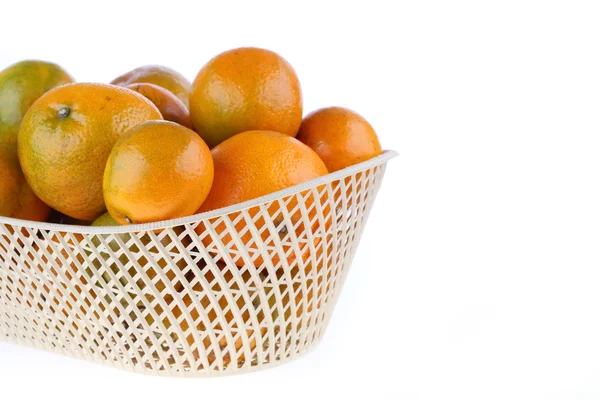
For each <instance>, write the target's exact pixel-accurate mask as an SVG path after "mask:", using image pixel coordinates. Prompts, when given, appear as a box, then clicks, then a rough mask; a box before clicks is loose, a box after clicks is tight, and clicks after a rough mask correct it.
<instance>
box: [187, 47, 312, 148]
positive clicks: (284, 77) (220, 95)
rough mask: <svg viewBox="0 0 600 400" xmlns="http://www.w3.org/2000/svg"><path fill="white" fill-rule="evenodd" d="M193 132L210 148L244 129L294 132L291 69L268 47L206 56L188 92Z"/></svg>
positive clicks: (297, 104) (297, 100)
mask: <svg viewBox="0 0 600 400" xmlns="http://www.w3.org/2000/svg"><path fill="white" fill-rule="evenodd" d="M190 112H191V115H192V121H193V123H194V127H195V128H196V131H197V132H198V133H199V134H200V136H202V138H203V139H204V140H205V141H206V143H208V145H209V146H210V147H214V146H216V145H218V144H219V143H221V142H222V141H224V140H225V139H227V138H229V137H231V136H233V135H235V134H237V133H240V132H244V131H249V130H257V129H260V130H271V131H276V132H281V133H284V134H286V135H289V136H296V133H297V132H298V128H299V127H300V123H301V122H302V92H301V90H300V82H299V81H298V77H297V76H296V73H295V72H294V69H293V68H292V66H291V65H290V64H288V62H287V61H286V60H284V59H283V58H282V57H281V56H279V55H278V54H276V53H273V52H272V51H268V50H263V49H257V48H240V49H235V50H230V51H227V52H225V53H222V54H220V55H218V56H216V57H215V58H213V59H212V60H210V61H209V62H208V63H207V64H206V65H205V66H204V67H203V68H202V69H201V70H200V72H199V73H198V76H197V77H196V80H195V81H194V84H193V87H192V93H191V94H190Z"/></svg>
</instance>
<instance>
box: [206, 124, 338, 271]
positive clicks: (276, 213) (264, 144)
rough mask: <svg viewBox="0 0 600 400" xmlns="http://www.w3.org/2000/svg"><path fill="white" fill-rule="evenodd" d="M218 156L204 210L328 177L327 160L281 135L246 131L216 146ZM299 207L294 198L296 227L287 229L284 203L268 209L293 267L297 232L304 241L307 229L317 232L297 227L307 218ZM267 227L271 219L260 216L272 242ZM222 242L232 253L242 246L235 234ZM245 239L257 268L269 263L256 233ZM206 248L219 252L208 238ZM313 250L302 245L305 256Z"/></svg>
mask: <svg viewBox="0 0 600 400" xmlns="http://www.w3.org/2000/svg"><path fill="white" fill-rule="evenodd" d="M212 155H213V159H214V163H215V181H214V184H213V187H212V189H211V191H210V194H209V195H208V198H207V199H206V201H205V202H204V204H203V205H202V207H201V208H200V210H199V212H204V211H210V210H214V209H217V208H222V207H226V206H229V205H232V204H237V203H241V202H244V201H247V200H251V199H254V198H257V197H260V196H264V195H267V194H270V193H273V192H277V191H279V190H282V189H285V188H287V187H290V186H294V185H298V184H300V183H303V182H306V181H309V180H311V179H314V178H317V177H320V176H323V175H326V174H327V173H328V172H327V167H325V164H324V163H323V161H322V160H321V159H320V158H319V156H318V155H317V154H316V153H315V152H314V151H312V150H311V149H310V148H309V147H308V146H306V145H304V144H302V143H301V142H300V141H298V140H296V139H294V138H292V137H290V136H287V135H284V134H282V133H278V132H271V131H248V132H243V133H240V134H238V135H235V136H233V137H232V138H230V139H227V140H226V141H224V142H223V143H221V144H220V145H218V146H217V147H215V148H214V149H213V150H212ZM313 200H314V199H313ZM297 205H298V202H297V200H296V199H295V198H294V199H292V200H291V201H290V202H289V203H288V204H287V205H286V206H285V207H286V209H287V212H289V213H290V219H291V221H292V224H293V226H287V224H286V223H285V220H284V216H283V210H282V207H280V205H279V204H277V203H275V204H273V205H271V206H270V207H269V209H268V213H269V215H270V216H271V220H272V221H273V224H274V226H275V229H277V231H279V232H280V234H279V236H280V239H281V243H282V247H283V250H284V253H285V254H286V255H287V257H286V259H287V261H288V263H293V261H294V259H295V257H296V255H295V252H294V251H292V249H293V248H294V240H293V239H290V233H291V232H292V231H293V232H295V234H296V236H298V237H300V236H303V235H305V231H306V230H307V229H312V227H303V224H302V223H300V224H299V225H298V226H297V225H296V224H297V223H298V222H300V220H301V219H302V218H301V213H300V211H299V210H295V208H296V207H297ZM258 211H259V210H258V208H256V207H254V208H252V209H250V210H249V212H250V214H251V215H253V216H255V215H256V214H257V213H258ZM313 213H314V210H313ZM237 215H239V213H235V215H234V216H233V217H232V220H233V219H235V218H236V216H237ZM265 223H266V221H265V220H264V219H263V218H259V219H258V221H256V222H255V224H256V227H257V229H258V230H259V231H261V230H263V229H264V230H263V232H261V240H262V241H267V242H268V241H269V240H270V239H269V238H270V235H269V231H268V229H265V228H266V227H265ZM295 226H297V227H295ZM245 227H246V222H245V220H244V219H242V220H240V221H239V222H237V224H236V225H235V229H236V230H237V231H238V232H240V231H242V230H243V229H244V228H245ZM203 229H204V226H203V225H200V226H199V228H198V233H199V234H201V233H202V232H203ZM216 231H217V234H219V235H221V234H222V233H223V232H225V231H226V227H225V226H224V224H220V225H218V226H217V228H216ZM222 241H223V243H224V244H225V246H226V247H228V248H229V249H230V250H232V252H234V253H237V252H238V249H237V246H236V245H235V244H234V242H233V241H232V238H231V235H230V234H229V233H227V234H226V235H225V236H224V237H223V238H222ZM241 241H242V243H243V244H244V247H245V248H246V249H247V250H248V251H249V252H250V253H251V254H254V257H255V258H254V260H253V261H254V265H255V266H257V267H260V266H261V265H262V264H263V256H262V254H261V253H260V252H259V248H260V247H262V246H260V245H258V244H257V241H256V239H255V238H253V236H252V234H251V232H250V231H246V233H244V234H243V235H242V237H241ZM204 244H205V246H207V247H208V248H209V251H211V249H212V252H213V253H214V252H216V251H218V250H217V249H214V248H213V246H214V245H213V243H211V241H210V240H209V239H207V238H206V237H205V239H204ZM270 245H271V246H273V243H270ZM307 250H308V245H306V243H305V244H304V245H301V251H302V252H303V257H304V255H305V254H306V252H307ZM290 252H291V255H290V254H289V253H290ZM269 257H270V259H271V260H272V261H273V263H274V264H275V266H277V265H278V264H279V263H280V261H281V257H280V255H279V254H277V253H275V254H270V255H269ZM235 262H236V264H237V265H240V266H241V265H244V260H243V259H241V258H239V257H238V258H235Z"/></svg>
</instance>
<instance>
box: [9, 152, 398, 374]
mask: <svg viewBox="0 0 600 400" xmlns="http://www.w3.org/2000/svg"><path fill="white" fill-rule="evenodd" d="M394 155H395V153H393V152H386V153H384V154H383V155H382V156H380V157H377V158H375V159H373V160H370V161H367V162H364V163H362V164H359V165H356V166H353V167H350V168H347V169H346V170H343V171H339V172H337V173H335V174H330V175H328V176H326V177H323V178H320V179H317V180H314V181H311V182H308V183H306V184H304V185H299V186H297V187H294V188H290V189H287V190H284V191H282V192H278V193H275V194H273V195H269V196H265V197H263V198H261V199H257V200H253V201H250V202H247V203H244V204H240V205H238V206H233V207H229V208H227V209H223V210H217V211H215V212H211V213H207V214H203V215H197V216H192V217H188V218H183V219H179V220H174V221H167V222H164V223H156V224H148V225H137V226H129V227H99V228H92V227H77V226H61V225H54V224H46V223H34V222H27V221H19V220H14V219H9V218H0V262H1V264H0V340H7V341H11V342H14V343H18V344H23V345H26V346H31V347H36V348H40V349H46V350H50V351H53V352H56V353H61V354H64V355H68V356H71V357H76V358H80V359H84V360H89V361H94V362H98V363H102V364H106V365H109V366H113V367H117V368H121V369H124V370H129V371H133V372H139V373H145V374H154V375H165V376H188V377H202V376H214V375H223V374H230V373H239V372H247V371H251V370H256V369H260V368H265V367H268V366H273V365H277V364H279V363H281V362H284V361H287V360H290V359H293V358H295V357H297V356H299V355H301V354H304V353H306V352H307V351H309V350H311V349H312V348H313V347H314V346H315V345H316V344H317V343H318V341H319V340H320V338H321V337H322V335H323V333H324V331H325V329H326V327H327V324H328V322H329V319H330V317H331V314H332V311H333V308H334V306H335V303H336V300H337V297H338V295H339V293H340V289H341V287H342V285H343V283H344V279H345V276H346V274H347V272H348V269H349V267H350V264H351V262H352V258H353V255H354V252H355V250H356V246H357V244H358V242H359V239H360V236H361V233H362V231H363V228H364V226H365V223H366V219H367V217H368V214H369V211H370V209H371V207H372V205H373V201H374V199H375V196H376V193H377V191H378V189H379V186H380V184H381V180H382V178H383V174H384V171H385V165H386V162H387V161H388V160H389V159H390V158H392V157H393V156H394Z"/></svg>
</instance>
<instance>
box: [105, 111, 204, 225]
mask: <svg viewBox="0 0 600 400" xmlns="http://www.w3.org/2000/svg"><path fill="white" fill-rule="evenodd" d="M213 177H214V168H213V161H212V156H211V154H210V150H209V149H208V146H206V143H204V141H203V140H202V139H200V137H199V136H198V135H197V134H196V132H194V131H192V130H190V129H188V128H185V127H183V126H181V125H178V124H175V123H173V122H167V121H150V122H146V123H144V124H142V125H139V126H137V127H135V128H133V129H132V130H130V131H129V132H128V133H127V134H126V135H125V136H123V137H122V138H121V139H120V140H119V141H118V142H117V144H116V145H115V147H114V148H113V150H112V152H111V154H110V157H109V159H108V162H107V163H106V172H105V173H104V199H105V200H106V206H107V207H108V212H109V213H110V214H111V215H112V216H113V218H114V219H115V220H116V221H117V222H119V223H120V224H121V225H124V224H130V223H144V222H155V221H162V220H168V219H173V218H179V217H185V216H188V215H192V214H194V213H195V211H196V210H198V208H199V207H200V206H201V205H202V203H203V202H204V200H205V199H206V197H207V196H208V193H209V191H210V188H211V185H212V182H213Z"/></svg>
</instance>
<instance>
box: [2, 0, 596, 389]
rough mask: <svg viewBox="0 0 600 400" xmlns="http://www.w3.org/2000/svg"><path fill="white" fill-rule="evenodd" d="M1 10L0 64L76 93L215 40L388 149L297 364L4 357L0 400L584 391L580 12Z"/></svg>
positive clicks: (447, 5) (316, 6) (486, 6)
mask: <svg viewBox="0 0 600 400" xmlns="http://www.w3.org/2000/svg"><path fill="white" fill-rule="evenodd" d="M0 12H1V13H2V17H1V18H0V38H1V40H0V67H2V68H3V67H5V66H7V65H9V64H11V63H13V62H16V61H19V60H21V59H25V58H41V59H46V60H51V61H55V62H57V63H59V64H61V65H63V66H64V67H65V68H66V69H67V70H68V71H70V72H71V73H72V74H73V75H74V76H75V77H76V78H77V79H78V80H80V81H103V82H107V81H110V80H111V79H112V78H114V77H115V76H117V75H120V74H121V73H123V72H125V71H128V70H130V69H132V68H134V67H137V66H139V65H143V64H148V63H159V64H166V65H169V66H171V67H173V68H175V69H177V70H179V71H181V72H182V73H183V74H185V75H186V76H187V77H188V78H189V79H193V78H194V76H195V74H196V72H197V71H198V70H199V69H200V67H201V66H202V65H203V64H204V63H205V62H206V61H207V60H208V59H209V58H211V57H212V56H214V55H216V54H217V53H219V52H221V51H224V50H227V49H229V48H233V47H238V46H244V45H253V46H260V47H266V48H269V49H272V50H275V51H277V52H279V53H280V54H282V55H283V56H284V57H286V58H287V59H288V61H290V62H291V64H292V65H293V66H294V67H295V68H296V70H297V72H298V74H299V76H300V79H301V81H302V84H303V90H304V97H305V109H306V111H307V112H308V111H310V110H313V109H315V108H318V107H322V106H329V105H342V106H347V107H350V108H353V109H355V110H357V111H359V112H360V113H361V114H363V115H364V116H365V117H366V118H367V119H368V120H369V121H371V123H372V124H373V125H374V127H375V129H376V130H377V131H378V133H379V135H380V139H381V141H382V143H383V145H384V147H386V148H392V149H395V150H397V151H398V152H399V153H400V154H401V156H400V157H399V158H397V159H395V160H394V161H392V162H391V163H390V165H389V169H388V174H387V176H386V180H385V181H384V184H383V187H382V189H381V192H380V194H379V198H378V199H377V202H376V204H375V208H374V210H373V213H372V215H371V219H370V220H369V224H368V226H367V229H366V231H365V235H364V238H363V241H362V243H361V245H360V247H359V250H358V253H357V255H356V258H355V260H354V264H353V268H352V271H351V272H350V274H349V277H348V280H347V283H346V286H345V288H344V291H343V293H342V296H341V298H340V301H339V303H338V307H337V310H336V312H335V315H334V317H333V319H332V321H331V326H330V328H329V330H328V331H327V334H326V336H325V338H324V340H323V342H322V343H321V345H320V347H318V349H317V350H316V351H314V352H313V353H311V354H309V355H308V356H306V357H304V358H302V359H300V360H298V361H296V362H294V363H291V364H288V365H285V366H282V367H279V368H276V369H272V370H268V371H265V372H259V373H255V374H250V375H243V376H237V377H228V378H219V379H209V380H168V379H164V378H149V377H144V376H138V375H134V374H129V373H124V372H121V371H116V370H112V369H109V368H106V367H101V366H96V365H93V364H89V363H86V362H81V361H74V360H70V359H68V358H64V357H61V356H55V355H53V354H49V353H44V352H41V351H38V350H31V349H27V348H23V347H17V346H14V345H9V344H6V343H1V344H0V391H1V392H2V394H0V397H1V398H14V397H12V396H6V395H5V394H6V393H13V392H14V393H19V394H20V395H23V396H27V395H29V394H31V395H32V396H38V397H32V398H45V399H66V398H78V399H81V398H86V399H88V398H102V399H104V398H107V399H108V398H110V399H121V398H123V399H136V400H137V399H155V398H169V399H184V398H185V399H192V398H194V399H195V398H198V399H253V398H257V399H258V398H260V399H295V398H301V399H312V398H315V399H319V398H326V397H327V396H326V395H330V396H331V398H347V397H348V396H349V395H350V394H358V395H359V398H368V399H371V398H372V399H388V398H389V399H454V398H456V399H586V400H587V399H598V398H600V263H599V261H600V260H599V258H600V257H599V252H598V248H599V246H598V243H599V239H600V189H599V187H600V140H599V136H600V9H599V8H598V6H597V2H594V1H588V2H584V1H551V0H546V1H523V0H520V1H509V0H504V1H453V2H447V1H407V2H392V1H389V2H378V1H373V0H370V1H367V2H364V3H362V4H353V3H350V2H339V3H333V2H327V1H319V2H314V3H311V2H308V1H302V2H284V1H279V2H270V3H267V2H260V1H256V0H253V1H247V2H239V3H233V2H219V1H210V2H199V1H196V2H191V1H190V2H189V4H185V3H184V2H180V1H175V0H169V1H164V2H155V3H152V2H141V1H140V2H135V3H134V2H126V1H119V2H116V3H114V4H112V3H111V2H109V1H104V2H101V3H94V4H92V3H86V2H83V1H81V2H69V1H65V0H61V1H51V2H46V3H45V4H31V2H30V3H28V4H25V2H16V1H14V2H11V3H10V4H7V2H3V3H2V5H1V7H0ZM39 396H43V397H39ZM159 396H161V397H159Z"/></svg>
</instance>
